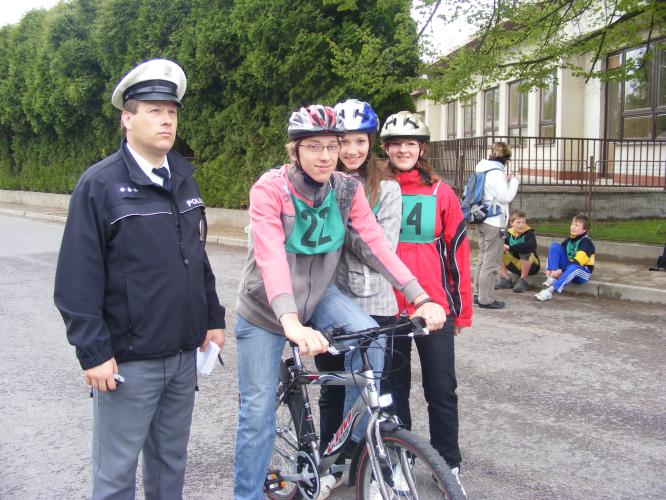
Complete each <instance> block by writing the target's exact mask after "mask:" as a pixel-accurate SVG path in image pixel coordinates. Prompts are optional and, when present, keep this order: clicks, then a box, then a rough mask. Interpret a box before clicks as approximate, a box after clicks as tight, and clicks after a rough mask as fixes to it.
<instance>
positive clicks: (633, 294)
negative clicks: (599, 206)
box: [0, 208, 666, 305]
mask: <svg viewBox="0 0 666 500" xmlns="http://www.w3.org/2000/svg"><path fill="white" fill-rule="evenodd" d="M0 213H4V214H8V215H15V216H19V217H28V218H31V219H39V220H46V221H51V222H62V223H64V222H65V221H66V220H67V217H66V216H63V215H57V214H53V213H38V212H30V211H27V210H16V209H10V208H0ZM208 243H214V244H217V245H226V246H231V247H236V248H246V247H247V244H248V243H247V238H233V237H229V236H218V235H214V234H209V235H208ZM528 282H529V283H530V285H532V286H533V287H534V288H535V289H536V290H540V289H541V280H540V279H539V278H537V277H532V276H530V278H529V279H528ZM531 292H533V290H530V291H529V292H527V293H531ZM535 293H536V292H535ZM566 293H567V294H574V295H587V296H592V297H599V298H604V299H613V300H629V301H632V302H642V303H647V304H664V305H666V290H660V289H658V288H648V287H642V286H632V285H623V284H620V283H607V282H602V281H589V282H588V283H585V284H583V285H576V286H570V287H568V288H567V291H566Z"/></svg>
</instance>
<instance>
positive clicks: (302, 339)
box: [280, 313, 328, 356]
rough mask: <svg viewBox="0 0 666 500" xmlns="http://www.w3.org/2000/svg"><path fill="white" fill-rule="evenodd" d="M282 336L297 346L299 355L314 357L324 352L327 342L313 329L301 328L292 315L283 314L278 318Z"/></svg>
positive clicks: (294, 315)
mask: <svg viewBox="0 0 666 500" xmlns="http://www.w3.org/2000/svg"><path fill="white" fill-rule="evenodd" d="M280 323H282V327H283V328H284V335H285V337H287V338H288V339H289V340H291V341H292V342H293V343H294V344H297V345H298V348H299V350H300V351H301V354H307V355H309V356H315V355H316V354H321V353H323V352H326V349H328V340H326V338H325V337H324V336H323V335H322V334H321V333H319V332H318V331H317V330H315V329H314V328H310V327H309V326H303V325H302V324H301V322H300V321H299V320H298V316H297V315H296V314H294V313H289V314H284V315H282V317H281V318H280Z"/></svg>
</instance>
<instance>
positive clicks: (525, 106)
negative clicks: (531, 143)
mask: <svg viewBox="0 0 666 500" xmlns="http://www.w3.org/2000/svg"><path fill="white" fill-rule="evenodd" d="M521 83H523V81H522V80H514V81H512V82H509V84H508V90H509V99H508V105H507V124H508V133H509V137H517V138H522V137H526V136H527V123H528V121H529V117H528V116H527V113H529V102H528V96H529V92H525V91H521V90H520V88H519V87H520V84H521ZM513 88H515V89H516V91H517V95H518V123H517V124H512V123H511V104H512V102H511V94H512V92H511V91H512V89H513ZM523 111H524V112H525V114H526V116H523ZM514 130H518V135H512V134H511V132H512V131H514ZM523 131H524V132H523Z"/></svg>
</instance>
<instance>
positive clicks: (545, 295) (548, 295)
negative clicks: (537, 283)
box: [535, 288, 553, 302]
mask: <svg viewBox="0 0 666 500" xmlns="http://www.w3.org/2000/svg"><path fill="white" fill-rule="evenodd" d="M535 297H536V298H537V299H538V300H540V301H541V302H544V301H546V300H550V299H552V298H553V292H551V291H550V288H546V289H545V290H541V291H540V292H539V293H537V294H536V295H535Z"/></svg>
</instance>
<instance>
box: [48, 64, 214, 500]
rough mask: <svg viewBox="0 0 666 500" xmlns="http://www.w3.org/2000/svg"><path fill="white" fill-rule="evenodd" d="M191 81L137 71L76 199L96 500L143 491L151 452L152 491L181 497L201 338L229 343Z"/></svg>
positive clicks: (73, 228)
mask: <svg viewBox="0 0 666 500" xmlns="http://www.w3.org/2000/svg"><path fill="white" fill-rule="evenodd" d="M186 85H187V80H186V78H185V74H184V72H183V70H182V69H181V68H180V66H178V65H177V64H176V63H174V62H172V61H168V60H164V59H153V60H150V61H146V62H144V63H142V64H140V65H138V66H137V67H135V68H134V69H133V70H131V71H130V72H129V73H128V74H127V75H125V77H124V78H123V79H122V80H121V81H120V83H118V85H117V87H116V89H115V90H114V92H113V96H112V98H111V102H112V104H113V105H114V106H115V107H116V108H118V109H120V110H121V111H122V114H121V118H120V121H121V128H122V130H123V131H124V135H125V138H124V139H123V141H122V143H121V145H120V149H119V150H118V151H116V152H115V153H114V154H112V155H111V156H109V157H107V158H105V159H103V160H102V161H100V162H99V163H96V164H95V165H93V166H91V167H90V168H88V170H86V172H84V174H83V175H82V176H81V178H80V179H79V181H78V183H77V185H76V187H75V189H74V192H73V193H72V197H71V201H70V206H69V215H68V217H67V223H66V225H65V232H64V235H63V240H62V246H61V249H60V256H59V258H58V266H57V270H56V279H55V303H56V306H57V307H58V309H59V310H60V313H61V314H62V317H63V319H64V321H65V324H66V327H67V338H68V340H69V342H70V343H71V344H72V345H74V346H75V347H76V355H77V357H78V360H79V363H80V364H81V367H82V368H83V374H84V379H85V383H86V384H88V385H90V386H91V387H92V394H93V398H94V399H93V492H92V497H93V498H107V497H113V498H123V499H124V498H134V491H135V481H136V479H135V477H136V466H137V461H138V456H139V452H141V451H143V483H144V490H145V494H146V498H160V499H166V498H181V497H182V490H183V479H184V474H185V463H186V458H187V442H188V439H189V433H190V425H191V422H192V409H193V405H194V391H195V386H196V349H197V348H199V347H201V348H202V349H204V348H205V347H206V346H207V345H208V342H209V341H213V342H215V343H217V344H218V345H220V346H222V345H223V344H224V327H225V323H224V308H223V307H222V306H221V305H220V303H219V300H218V297H217V294H216V292H215V276H214V275H213V272H212V270H211V266H210V263H209V261H208V257H207V255H206V251H205V237H206V219H205V210H204V203H203V201H202V199H201V195H200V193H199V189H198V186H197V184H196V183H195V182H194V179H193V178H192V173H193V171H194V168H193V167H192V165H191V164H190V163H188V162H187V161H185V160H184V159H183V158H182V157H181V156H180V155H178V154H177V153H175V152H173V151H171V148H172V147H173V144H174V140H175V138H176V128H177V125H178V108H179V107H180V106H181V103H180V101H181V99H182V97H183V94H184V93H185V87H186ZM117 375H120V376H121V377H122V378H123V379H124V381H123V382H122V384H120V383H118V382H117V380H118V377H117ZM121 380H122V379H121Z"/></svg>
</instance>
